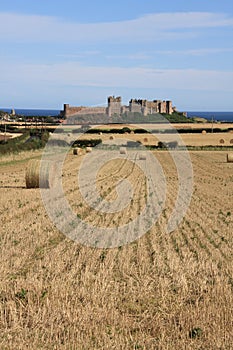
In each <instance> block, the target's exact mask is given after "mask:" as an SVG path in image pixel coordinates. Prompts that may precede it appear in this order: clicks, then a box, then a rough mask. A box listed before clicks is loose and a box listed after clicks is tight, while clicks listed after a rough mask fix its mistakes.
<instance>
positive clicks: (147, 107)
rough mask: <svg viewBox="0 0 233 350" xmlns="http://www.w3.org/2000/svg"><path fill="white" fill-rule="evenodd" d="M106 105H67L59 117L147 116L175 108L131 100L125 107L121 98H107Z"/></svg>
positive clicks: (170, 105) (166, 102) (161, 103)
mask: <svg viewBox="0 0 233 350" xmlns="http://www.w3.org/2000/svg"><path fill="white" fill-rule="evenodd" d="M107 103H108V105H107V107H84V106H79V107H71V106H70V105H69V104H64V109H63V111H61V112H60V115H61V116H62V117H64V118H68V117H71V116H76V115H77V116H78V115H94V114H96V115H100V114H102V115H105V116H108V117H112V116H114V115H118V116H120V115H122V114H124V113H129V112H131V113H141V114H142V115H144V116H147V115H150V114H155V113H166V114H172V113H173V112H174V111H175V108H173V107H172V101H162V100H153V101H148V100H142V99H131V100H130V101H129V105H128V106H125V105H122V104H121V96H118V97H115V96H109V97H108V99H107Z"/></svg>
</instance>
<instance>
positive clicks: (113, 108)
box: [107, 96, 121, 117]
mask: <svg viewBox="0 0 233 350" xmlns="http://www.w3.org/2000/svg"><path fill="white" fill-rule="evenodd" d="M107 114H108V116H109V117H111V116H112V115H114V114H117V115H120V114H121V97H120V96H118V97H115V96H109V97H108V108H107Z"/></svg>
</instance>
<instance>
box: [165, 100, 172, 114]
mask: <svg viewBox="0 0 233 350" xmlns="http://www.w3.org/2000/svg"><path fill="white" fill-rule="evenodd" d="M172 112H173V110H172V101H166V113H167V114H172Z"/></svg>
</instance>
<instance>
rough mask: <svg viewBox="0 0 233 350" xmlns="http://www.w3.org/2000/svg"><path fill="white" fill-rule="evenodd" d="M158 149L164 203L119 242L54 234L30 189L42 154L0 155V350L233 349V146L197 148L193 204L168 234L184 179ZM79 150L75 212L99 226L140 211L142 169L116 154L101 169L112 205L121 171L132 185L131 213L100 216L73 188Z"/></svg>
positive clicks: (67, 169)
mask: <svg viewBox="0 0 233 350" xmlns="http://www.w3.org/2000/svg"><path fill="white" fill-rule="evenodd" d="M89 136H90V135H89ZM134 136H137V138H138V135H129V137H130V138H131V137H134ZM205 136H208V135H202V134H200V137H202V138H203V137H205ZM142 137H144V136H143V135H142ZM146 137H148V136H146ZM107 138H108V139H109V135H108V136H107ZM220 138H221V137H219V136H218V140H219V139H220ZM224 138H225V139H226V137H224ZM94 152H95V151H94V150H93V152H92V153H91V154H93V153H94ZM154 154H155V155H156V158H157V160H158V161H159V162H160V164H161V165H162V167H163V171H164V174H165V176H166V180H167V196H166V203H165V208H164V209H163V211H162V214H161V216H160V217H159V220H158V222H157V223H156V224H155V225H154V227H153V228H152V229H151V230H150V231H149V232H148V233H147V234H145V235H144V236H142V237H141V238H140V239H139V240H137V241H135V242H133V243H131V244H128V245H126V246H122V247H118V248H114V249H98V248H91V247H85V246H82V245H80V244H78V243H74V242H73V241H70V240H69V239H68V238H66V237H65V236H64V235H63V234H62V233H60V232H58V230H57V229H56V227H55V226H54V224H53V223H52V222H51V221H50V219H49V217H48V214H47V213H46V211H45V208H44V206H43V203H42V200H41V195H40V190H39V189H26V186H25V168H26V165H27V162H28V160H29V159H31V158H35V159H38V157H39V156H40V153H39V152H38V151H36V152H25V153H21V154H19V155H14V156H13V155H12V156H4V157H1V158H0V173H1V177H0V212H1V231H0V247H1V249H0V257H1V264H0V348H1V349H10V350H12V349H33V350H34V349H59V350H60V349H61V350H62V349H67V350H68V349H88V350H89V349H129V350H131V349H161V350H163V349H164V350H165V349H166V350H173V349H185V350H186V349H187V350H193V349H208V350H212V349H223V350H225V349H226V350H227V349H228V350H230V349H231V348H232V327H233V306H232V305H233V264H232V263H233V261H232V258H233V256H232V248H233V241H232V232H233V211H232V207H233V205H232V204H233V202H232V191H233V163H227V161H226V156H227V152H225V151H221V152H217V151H215V152H206V151H202V152H198V151H196V152H194V151H193V152H190V155H191V160H192V164H193V171H194V192H193V197H192V201H191V204H190V207H189V209H188V212H187V214H186V216H185V218H184V219H183V221H182V223H181V224H180V226H179V227H178V228H177V229H176V230H175V231H174V232H172V233H170V234H167V233H166V232H165V229H164V228H165V226H166V222H167V219H168V218H169V216H170V214H171V212H172V209H173V206H174V202H175V199H176V195H177V191H178V178H177V172H176V169H175V165H174V163H173V161H172V159H171V157H170V155H169V153H168V152H167V151H155V152H154ZM83 157H84V155H83V156H80V157H74V156H73V154H72V152H70V153H69V154H68V156H67V158H66V161H65V164H64V169H63V177H62V179H63V186H64V191H65V193H66V197H67V199H68V200H69V202H70V204H71V207H72V209H73V210H74V211H75V212H76V213H77V215H79V216H81V217H82V218H83V219H85V220H87V221H89V222H92V223H95V224H98V225H102V226H103V227H106V226H107V227H109V226H114V225H116V226H117V225H121V224H125V223H126V222H127V221H128V220H130V218H133V217H135V216H137V215H138V212H139V211H140V210H141V209H142V208H143V207H144V205H145V199H146V198H145V197H146V196H145V178H144V175H143V173H142V172H141V171H140V169H139V168H137V167H134V166H133V163H132V162H131V161H129V160H124V159H123V158H122V159H121V158H120V157H119V160H118V161H117V162H109V163H108V164H106V166H105V167H103V168H102V169H101V171H100V172H99V173H98V179H97V188H98V190H99V192H100V193H101V195H102V197H103V198H105V199H106V200H109V201H111V200H114V199H115V198H116V197H117V194H116V191H115V188H116V187H115V185H116V183H117V182H118V180H119V179H120V178H122V177H124V178H126V179H128V180H129V181H130V182H131V183H132V186H133V188H134V191H135V193H134V197H133V202H131V203H130V205H129V206H128V207H127V208H126V210H125V211H124V212H120V213H116V214H109V215H108V216H106V217H104V216H100V215H98V213H96V212H94V210H90V209H89V208H88V207H87V206H86V203H85V201H84V200H83V199H82V198H81V195H80V191H79V189H78V188H77V169H78V167H79V166H80V164H81V161H82V159H83Z"/></svg>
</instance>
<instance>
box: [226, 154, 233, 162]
mask: <svg viewBox="0 0 233 350" xmlns="http://www.w3.org/2000/svg"><path fill="white" fill-rule="evenodd" d="M227 163H233V153H227Z"/></svg>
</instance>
